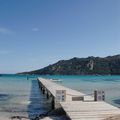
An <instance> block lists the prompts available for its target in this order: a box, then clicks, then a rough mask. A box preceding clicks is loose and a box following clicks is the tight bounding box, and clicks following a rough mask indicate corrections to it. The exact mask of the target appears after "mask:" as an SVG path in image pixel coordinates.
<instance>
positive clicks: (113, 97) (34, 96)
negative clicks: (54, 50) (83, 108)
mask: <svg viewBox="0 0 120 120" xmlns="http://www.w3.org/2000/svg"><path fill="white" fill-rule="evenodd" d="M37 77H38V76H29V79H28V80H27V76H21V75H7V76H6V75H5V76H1V77H0V112H6V113H7V112H8V113H9V114H10V113H11V114H10V116H13V115H16V114H17V115H23V116H28V117H31V118H32V117H35V116H38V115H39V114H41V113H45V112H47V111H49V110H50V108H51V106H50V101H47V100H46V96H43V95H42V93H41V92H40V90H39V86H38V82H37V80H36V79H37ZM40 77H44V78H53V79H61V80H63V82H62V83H59V84H62V85H65V86H68V87H70V88H73V89H76V90H80V91H81V92H84V93H86V94H91V93H93V92H94V90H95V89H100V90H104V91H105V93H106V101H107V102H109V103H111V104H113V105H115V106H117V107H120V76H48V75H47V76H40Z"/></svg>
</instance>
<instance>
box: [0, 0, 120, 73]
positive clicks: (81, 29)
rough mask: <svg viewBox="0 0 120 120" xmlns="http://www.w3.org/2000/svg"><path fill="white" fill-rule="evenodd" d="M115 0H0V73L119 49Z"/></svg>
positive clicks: (117, 1) (119, 20) (118, 14)
mask: <svg viewBox="0 0 120 120" xmlns="http://www.w3.org/2000/svg"><path fill="white" fill-rule="evenodd" d="M119 6H120V0H0V73H16V72H21V71H30V70H34V69H39V68H42V67H44V66H47V65H49V64H52V63H54V62H57V61H58V60H61V59H70V58H72V57H87V56H101V57H103V56H108V55H115V54H120V7H119Z"/></svg>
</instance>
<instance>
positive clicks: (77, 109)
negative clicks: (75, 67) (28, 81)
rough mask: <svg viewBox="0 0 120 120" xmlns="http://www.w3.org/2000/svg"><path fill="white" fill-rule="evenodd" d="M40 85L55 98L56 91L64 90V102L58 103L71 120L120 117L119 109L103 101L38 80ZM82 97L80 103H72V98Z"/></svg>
mask: <svg viewBox="0 0 120 120" xmlns="http://www.w3.org/2000/svg"><path fill="white" fill-rule="evenodd" d="M38 80H39V81H40V82H41V83H42V85H43V86H44V87H45V88H46V89H47V90H48V91H49V92H50V93H51V94H52V95H53V96H54V97H56V90H66V101H65V102H60V104H61V106H62V108H63V109H64V111H65V112H66V114H67V115H68V116H69V118H70V119H71V120H104V119H106V118H109V117H111V116H116V115H120V109H119V108H117V107H114V106H112V105H110V104H108V103H106V102H104V101H99V102H98V101H94V98H93V97H91V96H87V95H85V94H84V93H82V92H79V91H76V90H73V89H70V88H67V87H64V86H62V85H59V84H56V83H54V82H53V81H51V80H47V79H43V78H39V79H38ZM80 96H83V97H84V100H82V101H72V97H80Z"/></svg>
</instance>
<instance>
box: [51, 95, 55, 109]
mask: <svg viewBox="0 0 120 120" xmlns="http://www.w3.org/2000/svg"><path fill="white" fill-rule="evenodd" d="M51 107H52V110H53V109H55V98H54V97H53V96H52V101H51Z"/></svg>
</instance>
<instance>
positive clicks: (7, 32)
mask: <svg viewBox="0 0 120 120" xmlns="http://www.w3.org/2000/svg"><path fill="white" fill-rule="evenodd" d="M12 33H13V32H12V31H11V30H9V29H7V28H0V34H12Z"/></svg>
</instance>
